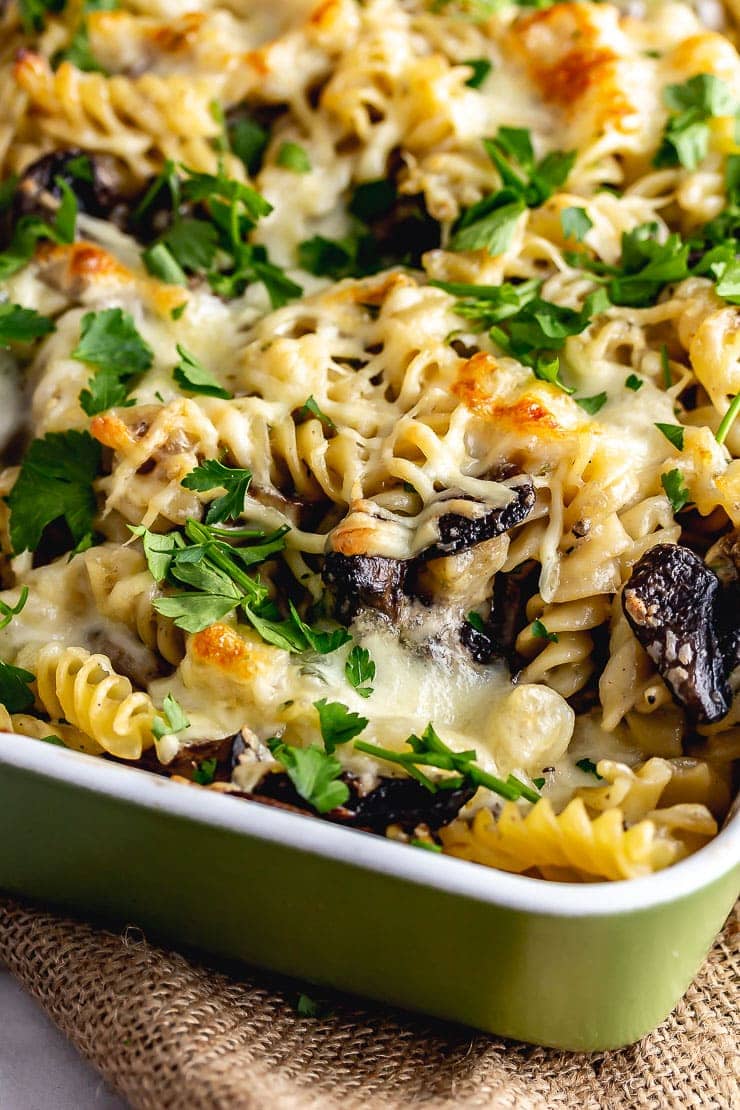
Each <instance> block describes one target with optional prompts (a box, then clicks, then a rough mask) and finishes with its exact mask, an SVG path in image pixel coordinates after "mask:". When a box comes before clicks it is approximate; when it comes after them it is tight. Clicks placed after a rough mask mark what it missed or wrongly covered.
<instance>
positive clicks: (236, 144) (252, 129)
mask: <svg viewBox="0 0 740 1110" xmlns="http://www.w3.org/2000/svg"><path fill="white" fill-rule="evenodd" d="M228 135H229V141H230V143H231V149H232V151H233V152H234V154H235V155H236V156H237V158H240V159H241V160H242V162H243V163H244V165H245V167H246V168H247V170H248V171H249V173H250V174H251V176H252V177H254V175H255V174H257V173H259V170H260V168H261V166H262V156H263V154H264V153H265V149H266V147H267V144H268V142H269V140H270V135H269V132H268V131H266V130H265V128H264V127H261V126H260V124H259V123H257V122H256V120H253V119H248V118H244V119H238V120H236V122H235V123H232V124H231V125H230V126H229V128H228Z"/></svg>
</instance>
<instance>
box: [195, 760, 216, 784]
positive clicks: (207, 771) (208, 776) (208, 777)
mask: <svg viewBox="0 0 740 1110" xmlns="http://www.w3.org/2000/svg"><path fill="white" fill-rule="evenodd" d="M217 767H218V760H217V759H216V757H215V756H211V758H210V759H203V760H201V762H200V763H199V764H198V766H197V767H196V768H195V769H194V770H193V782H197V783H198V785H199V786H210V785H211V783H212V782H213V780H214V778H215V776H216V768H217Z"/></svg>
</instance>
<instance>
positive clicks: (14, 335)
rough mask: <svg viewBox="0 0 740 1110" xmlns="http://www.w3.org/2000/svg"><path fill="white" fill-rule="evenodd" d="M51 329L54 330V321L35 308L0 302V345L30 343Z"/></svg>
mask: <svg viewBox="0 0 740 1110" xmlns="http://www.w3.org/2000/svg"><path fill="white" fill-rule="evenodd" d="M51 331H54V321H53V320H51V319H50V318H49V317H48V316H42V315H41V314H40V313H39V312H37V311H36V310H35V309H34V308H23V307H22V306H21V305H19V304H11V303H10V301H3V302H1V303H0V347H7V346H8V345H9V344H10V343H30V342H32V340H34V339H39V338H41V336H43V335H48V334H49V332H51Z"/></svg>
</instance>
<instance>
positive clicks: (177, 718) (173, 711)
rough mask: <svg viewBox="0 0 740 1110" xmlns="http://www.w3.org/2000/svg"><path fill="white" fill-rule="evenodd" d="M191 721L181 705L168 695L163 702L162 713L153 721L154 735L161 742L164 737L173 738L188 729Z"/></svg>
mask: <svg viewBox="0 0 740 1110" xmlns="http://www.w3.org/2000/svg"><path fill="white" fill-rule="evenodd" d="M189 724H190V721H189V720H188V718H187V715H186V713H185V710H184V709H183V708H182V706H181V705H180V703H179V702H178V701H177V700H176V699H175V698H174V697H173V696H172V694H168V695H167V696H166V698H165V699H164V701H163V702H162V713H161V715H158V716H156V717H155V718H154V720H153V721H152V733H153V734H154V736H155V737H156V738H157V740H161V739H162V737H163V736H172V735H174V734H175V733H177V732H182V730H183V729H184V728H187V727H188V725H189Z"/></svg>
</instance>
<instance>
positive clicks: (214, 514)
mask: <svg viewBox="0 0 740 1110" xmlns="http://www.w3.org/2000/svg"><path fill="white" fill-rule="evenodd" d="M251 481H252V472H251V470H242V469H240V468H239V467H232V466H224V464H223V463H221V462H219V461H218V459H206V461H205V462H203V463H201V464H200V466H196V467H195V469H194V470H191V471H190V473H189V474H188V475H187V477H185V478H183V480H182V482H181V483H180V484H181V485H183V486H184V487H185V489H191V490H197V491H198V492H205V493H207V492H208V491H209V490H212V489H218V488H222V489H224V490H225V491H226V492H225V494H224V495H223V496H222V497H217V498H216V500H215V501H212V502H211V504H210V505H209V506H208V513H207V514H206V524H219V523H221V522H222V521H225V520H237V519H238V517H240V516H241V514H242V513H243V512H244V498H245V497H246V495H247V490H248V489H249V483H250V482H251Z"/></svg>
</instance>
